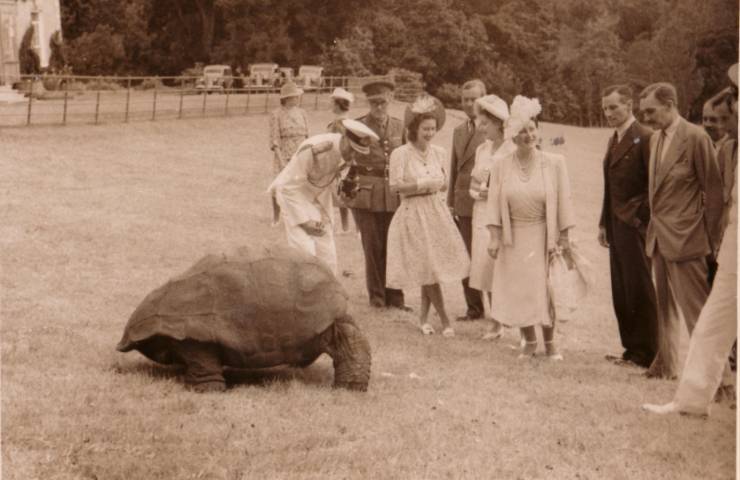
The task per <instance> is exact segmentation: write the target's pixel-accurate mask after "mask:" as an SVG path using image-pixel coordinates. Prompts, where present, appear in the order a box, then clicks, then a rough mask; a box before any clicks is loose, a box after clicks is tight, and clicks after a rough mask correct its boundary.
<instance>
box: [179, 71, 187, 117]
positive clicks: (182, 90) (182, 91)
mask: <svg viewBox="0 0 740 480" xmlns="http://www.w3.org/2000/svg"><path fill="white" fill-rule="evenodd" d="M183 95H185V80H184V79H183V78H182V77H180V106H179V107H178V110H177V118H182V97H183Z"/></svg>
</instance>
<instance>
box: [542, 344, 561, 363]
mask: <svg viewBox="0 0 740 480" xmlns="http://www.w3.org/2000/svg"><path fill="white" fill-rule="evenodd" d="M545 355H546V356H547V359H548V360H550V361H551V362H560V361H562V360H563V355H562V354H561V353H560V352H559V351H558V349H557V348H556V347H555V342H554V341H553V340H550V341H549V342H548V341H545Z"/></svg>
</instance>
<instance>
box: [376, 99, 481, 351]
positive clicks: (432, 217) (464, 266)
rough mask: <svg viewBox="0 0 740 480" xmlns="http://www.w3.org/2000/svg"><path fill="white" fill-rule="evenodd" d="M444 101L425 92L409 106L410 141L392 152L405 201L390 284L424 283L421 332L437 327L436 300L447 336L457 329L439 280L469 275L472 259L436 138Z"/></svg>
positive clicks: (393, 230)
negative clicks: (432, 316) (431, 319)
mask: <svg viewBox="0 0 740 480" xmlns="http://www.w3.org/2000/svg"><path fill="white" fill-rule="evenodd" d="M444 115H445V113H444V107H443V106H442V104H441V103H440V102H439V100H437V99H435V98H433V97H430V96H428V95H424V96H422V97H420V98H419V99H417V101H416V102H414V104H413V106H412V107H411V108H410V109H408V110H407V115H406V118H407V122H406V124H407V126H406V128H407V138H408V140H409V143H407V144H405V145H402V146H401V147H398V148H397V149H395V150H393V152H392V153H391V159H390V173H389V184H390V188H391V190H392V191H395V192H398V193H399V194H400V195H401V205H400V206H399V207H398V209H397V210H396V213H395V214H394V216H393V220H392V221H391V224H390V227H389V228H388V257H387V262H386V284H387V285H388V286H389V287H391V288H401V289H407V288H412V287H421V312H420V319H419V320H420V325H421V331H422V333H423V334H425V335H430V334H432V333H434V332H435V330H434V327H432V326H431V325H430V324H429V323H428V321H427V317H428V314H429V309H430V307H431V306H432V305H433V306H434V308H435V310H437V313H438V314H439V318H440V320H441V322H442V328H443V330H442V335H444V336H445V337H453V336H454V335H455V331H454V330H453V329H452V326H451V325H450V319H449V317H448V315H447V312H446V310H445V306H444V298H443V296H442V289H441V287H440V283H446V282H454V281H460V280H462V279H463V278H465V277H467V276H468V271H469V267H470V260H469V258H468V254H467V250H466V249H465V244H464V243H463V240H462V237H461V236H460V233H459V231H458V229H457V227H456V226H455V222H454V221H453V219H452V215H451V214H450V211H449V209H448V208H447V206H446V205H445V203H444V200H443V199H442V198H440V196H439V195H437V193H438V192H440V191H443V190H445V189H446V186H447V176H446V174H445V171H444V169H443V165H444V164H445V162H447V159H448V155H447V152H446V151H445V149H444V148H442V147H439V146H437V145H432V144H431V140H432V138H433V137H434V135H435V134H436V133H437V130H438V129H439V128H441V126H442V125H443V123H444Z"/></svg>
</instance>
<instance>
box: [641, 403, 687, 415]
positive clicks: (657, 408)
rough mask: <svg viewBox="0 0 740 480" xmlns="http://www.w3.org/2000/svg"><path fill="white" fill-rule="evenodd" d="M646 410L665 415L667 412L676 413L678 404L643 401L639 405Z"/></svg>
mask: <svg viewBox="0 0 740 480" xmlns="http://www.w3.org/2000/svg"><path fill="white" fill-rule="evenodd" d="M640 408H642V409H643V410H645V411H646V412H650V413H655V414H657V415H667V414H669V413H678V405H676V404H675V403H673V402H670V403H666V404H664V405H658V404H655V403H643V404H642V406H641V407H640Z"/></svg>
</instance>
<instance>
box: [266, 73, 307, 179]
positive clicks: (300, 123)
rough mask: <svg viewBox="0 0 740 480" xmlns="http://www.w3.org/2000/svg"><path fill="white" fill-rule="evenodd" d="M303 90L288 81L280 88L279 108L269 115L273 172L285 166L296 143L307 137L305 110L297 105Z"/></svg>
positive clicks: (277, 171)
mask: <svg viewBox="0 0 740 480" xmlns="http://www.w3.org/2000/svg"><path fill="white" fill-rule="evenodd" d="M301 95H303V90H301V89H300V88H298V87H297V86H296V84H295V83H293V82H288V83H286V84H285V85H283V86H282V88H281V89H280V108H278V109H276V110H274V111H273V112H272V114H271V115H270V150H272V151H273V152H274V164H273V167H274V172H275V174H276V175H277V174H278V173H280V171H281V170H282V169H283V168H285V165H286V164H287V163H288V161H289V160H290V157H291V156H293V154H294V153H295V152H296V149H297V148H298V145H300V144H301V142H303V141H304V140H305V139H307V138H308V119H307V117H306V111H305V110H303V109H302V108H300V107H299V106H298V104H299V103H300V101H301Z"/></svg>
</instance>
